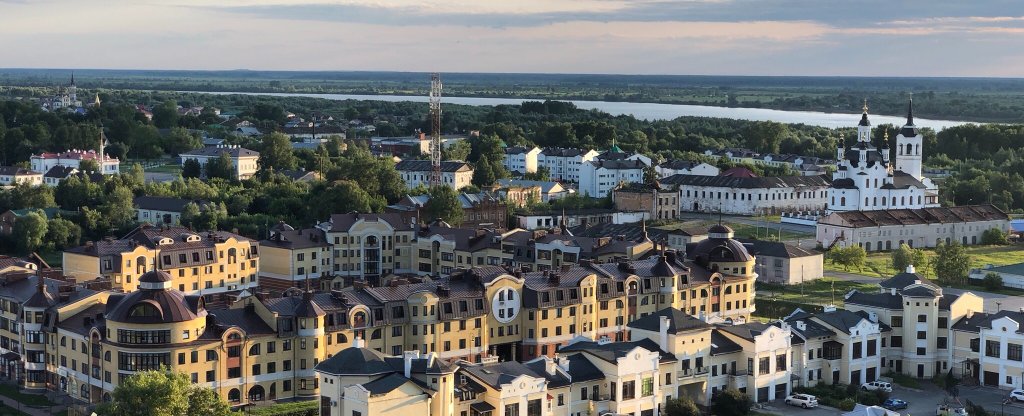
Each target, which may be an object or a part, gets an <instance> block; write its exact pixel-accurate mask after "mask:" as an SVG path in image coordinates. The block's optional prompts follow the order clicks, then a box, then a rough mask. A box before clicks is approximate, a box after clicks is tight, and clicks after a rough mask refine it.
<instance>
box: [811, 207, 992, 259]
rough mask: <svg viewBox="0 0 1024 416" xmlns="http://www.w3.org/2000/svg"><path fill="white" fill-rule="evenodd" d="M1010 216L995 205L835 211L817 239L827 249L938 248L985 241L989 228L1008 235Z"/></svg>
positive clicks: (824, 220)
mask: <svg viewBox="0 0 1024 416" xmlns="http://www.w3.org/2000/svg"><path fill="white" fill-rule="evenodd" d="M1009 223H1010V217H1009V216H1008V215H1006V213H1005V212H1003V211H1001V210H999V208H996V207H995V206H993V205H965V206H958V207H948V208H947V207H935V208H918V209H891V210H877V211H845V212H838V211H837V212H833V213H831V214H828V215H826V216H824V217H822V218H821V219H819V220H818V225H817V227H816V230H815V231H816V239H817V240H818V243H820V244H821V245H822V246H824V247H832V246H839V247H850V246H861V247H863V248H864V250H865V251H868V252H871V251H882V250H894V249H896V248H899V246H900V245H901V244H904V243H905V244H907V245H908V246H911V247H917V248H924V247H935V246H937V245H938V244H939V243H946V244H949V243H950V242H952V241H957V242H960V243H961V244H963V245H965V246H966V245H975V244H979V243H980V242H981V236H982V234H983V233H984V232H985V231H987V230H989V229H993V228H995V229H997V230H999V231H1002V232H1004V233H1005V232H1008V231H1009V229H1010V224H1009Z"/></svg>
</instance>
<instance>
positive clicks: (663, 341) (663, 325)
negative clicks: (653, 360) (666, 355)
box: [658, 316, 671, 351]
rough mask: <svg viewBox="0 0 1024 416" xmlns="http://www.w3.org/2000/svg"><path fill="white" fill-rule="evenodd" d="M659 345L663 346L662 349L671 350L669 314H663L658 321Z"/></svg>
mask: <svg viewBox="0 0 1024 416" xmlns="http://www.w3.org/2000/svg"><path fill="white" fill-rule="evenodd" d="M658 322H659V323H660V325H659V326H658V336H659V338H658V346H659V347H661V349H662V351H671V350H669V348H668V327H669V325H670V324H671V322H670V321H669V319H668V317H667V316H662V317H661V319H660V320H659V321H658Z"/></svg>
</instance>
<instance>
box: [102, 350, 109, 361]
mask: <svg viewBox="0 0 1024 416" xmlns="http://www.w3.org/2000/svg"><path fill="white" fill-rule="evenodd" d="M103 361H106V362H108V363H109V362H110V351H104V352H103Z"/></svg>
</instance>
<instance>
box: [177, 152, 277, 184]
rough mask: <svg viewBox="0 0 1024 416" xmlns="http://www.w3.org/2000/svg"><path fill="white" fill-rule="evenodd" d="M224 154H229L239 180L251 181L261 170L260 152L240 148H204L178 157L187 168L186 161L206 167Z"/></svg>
mask: <svg viewBox="0 0 1024 416" xmlns="http://www.w3.org/2000/svg"><path fill="white" fill-rule="evenodd" d="M222 154H227V155H228V157H230V158H231V166H233V167H234V169H235V172H234V173H235V177H236V179H238V180H243V179H249V178H251V177H252V175H255V174H256V171H257V170H259V167H260V166H259V160H260V152H257V151H255V150H249V149H246V148H244V147H240V146H232V145H221V146H217V147H202V148H199V149H195V150H189V151H187V152H184V153H182V154H180V155H178V158H179V159H181V165H182V166H185V161H187V160H189V159H194V160H196V161H198V162H199V165H200V166H203V167H205V166H206V164H207V163H208V162H209V161H210V160H213V159H217V158H219V157H221V155H222Z"/></svg>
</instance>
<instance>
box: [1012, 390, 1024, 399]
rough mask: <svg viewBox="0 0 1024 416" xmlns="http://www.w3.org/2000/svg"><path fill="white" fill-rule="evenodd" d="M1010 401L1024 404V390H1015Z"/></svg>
mask: <svg viewBox="0 0 1024 416" xmlns="http://www.w3.org/2000/svg"><path fill="white" fill-rule="evenodd" d="M1010 400H1011V401H1015V402H1024V389H1015V390H1013V391H1011V392H1010Z"/></svg>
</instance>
